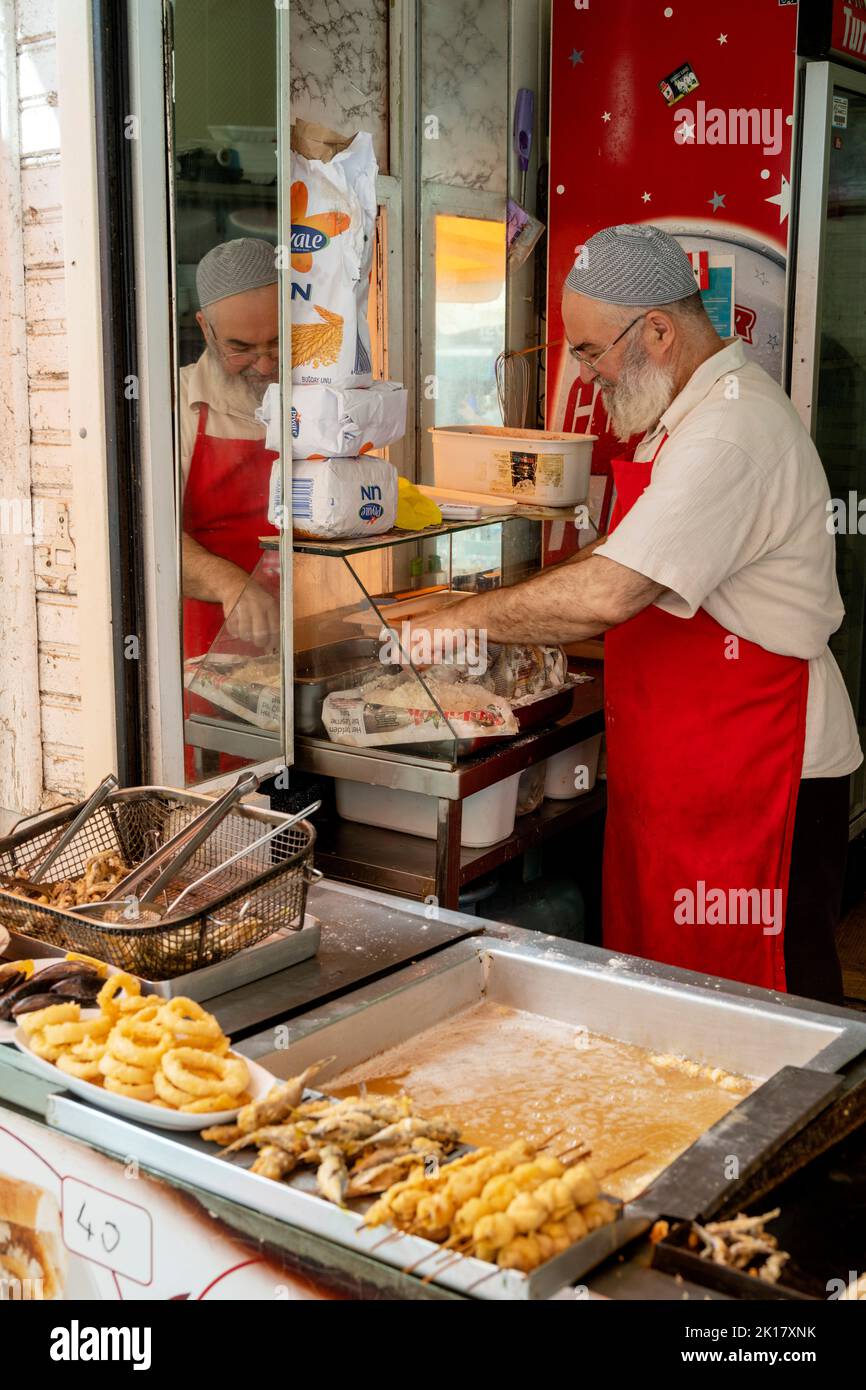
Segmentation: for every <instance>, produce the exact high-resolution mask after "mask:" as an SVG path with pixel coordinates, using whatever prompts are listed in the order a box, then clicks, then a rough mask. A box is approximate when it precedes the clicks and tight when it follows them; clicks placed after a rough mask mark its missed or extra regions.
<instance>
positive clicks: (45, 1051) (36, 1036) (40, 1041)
mask: <svg viewBox="0 0 866 1390" xmlns="http://www.w3.org/2000/svg"><path fill="white" fill-rule="evenodd" d="M27 1041H28V1043H29V1045H30V1051H31V1052H32V1053H33V1054H34V1056H36V1057H41V1058H42V1060H43V1062H56V1061H57V1058H58V1057H59V1056H60V1054H61V1052H62V1051H63V1048H62V1047H61V1046H60V1045H59V1044H58V1045H57V1046H56V1047H52V1046H51V1045H50V1043H47V1042H46V1041H45V1037H44V1035H43V1034H42V1033H33V1034H31V1036H30V1037H29V1038H28V1039H27Z"/></svg>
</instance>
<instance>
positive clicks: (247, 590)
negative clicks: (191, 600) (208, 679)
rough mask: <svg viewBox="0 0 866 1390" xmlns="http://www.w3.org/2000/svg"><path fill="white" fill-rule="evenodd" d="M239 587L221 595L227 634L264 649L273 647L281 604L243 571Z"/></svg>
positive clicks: (274, 646)
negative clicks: (224, 595) (241, 582)
mask: <svg viewBox="0 0 866 1390" xmlns="http://www.w3.org/2000/svg"><path fill="white" fill-rule="evenodd" d="M241 574H242V575H243V581H244V582H243V584H241V586H240V588H234V587H232V589H230V591H229V593H228V594H227V596H226V597H225V598H224V599H223V605H222V607H223V613H224V615H225V617H226V620H227V628H228V632H229V635H230V636H232V637H239V638H240V639H241V640H242V641H244V642H252V643H253V645H254V646H256V647H259V648H261V649H262V650H264V651H266V652H272V651H276V650H277V647H278V646H279V635H280V605H279V604H278V603H277V601H276V599H275V598H273V597H272V595H271V594H269V593H268V591H267V589H263V588H262V586H261V585H260V584H256V583H255V582H254V581H253V580H251V579H250V577H249V575H247V574H243V571H241Z"/></svg>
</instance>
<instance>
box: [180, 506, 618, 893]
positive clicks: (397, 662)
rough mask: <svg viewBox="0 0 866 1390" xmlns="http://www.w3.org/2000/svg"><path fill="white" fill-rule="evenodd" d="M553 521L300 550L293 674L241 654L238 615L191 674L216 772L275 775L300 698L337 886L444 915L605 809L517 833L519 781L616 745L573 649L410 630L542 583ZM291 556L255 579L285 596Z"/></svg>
mask: <svg viewBox="0 0 866 1390" xmlns="http://www.w3.org/2000/svg"><path fill="white" fill-rule="evenodd" d="M559 519H560V520H561V513H560V514H559ZM545 520H546V518H545V517H544V514H543V513H539V512H537V511H533V512H532V513H531V514H529V513H527V512H525V511H523V510H521V509H520V508H513V507H512V508H509V509H503V510H502V511H493V510H491V512H490V514H489V515H487V516H485V517H484V519H483V520H481V521H471V522H460V523H452V524H449V525H443V526H440V527H436V528H428V529H427V530H425V531H423V532H406V531H399V530H394V531H390V532H388V533H387V534H385V535H382V536H373V537H370V538H361V539H357V540H350V541H315V540H303V541H301V540H297V541H295V543H294V547H293V549H294V555H293V603H294V631H293V634H292V639H293V640H292V642H289V641H288V640H285V641H284V646H283V650H284V653H285V661H283V660H281V659H280V656H279V653H278V651H277V650H271V649H270V645H269V644H267V643H266V644H262V645H261V646H260V647H259V648H258V649H256V648H255V646H254V645H253V644H250V643H241V642H239V641H238V640H237V638H235V637H233V636H232V635H231V628H232V623H231V614H229V616H228V618H227V620H226V623H225V624H224V626H223V629H222V631H221V632H220V634H219V635H218V637H217V639H216V640H215V642H214V643H213V645H212V646H211V648H210V650H209V651H208V652H207V653H206V654H204V655H203V656H202V657H201V658H199V659H197V660H194V661H188V662H187V663H186V687H187V697H188V701H189V706H190V708H189V713H188V716H187V719H186V738H187V742H188V743H189V744H191V745H193V746H194V747H195V748H196V749H197V751H198V752H199V754H200V757H201V760H202V765H203V767H204V768H206V767H207V762H208V760H211V763H213V761H214V760H216V761H217V764H218V767H219V768H220V769H222V768H225V766H226V763H227V760H228V759H243V760H246V761H247V762H262V761H264V760H266V759H267V758H269V757H270V758H278V757H279V756H280V753H281V749H282V748H283V746H284V744H283V741H282V740H283V737H284V728H283V689H284V685H283V682H284V681H285V680H290V681H291V682H292V691H293V743H292V757H291V759H290V761H291V762H292V765H293V767H294V768H297V769H299V770H300V771H302V772H304V773H308V774H312V775H313V776H315V777H327V778H331V779H333V783H334V791H335V804H336V810H337V813H338V815H337V819H336V820H335V821H334V822H333V823H332V824H331V826H330V831H327V830H326V828H325V827H322V829H321V831H320V844H319V851H318V853H319V860H320V863H321V864H322V866H323V867H324V868H325V870H326V872H328V873H329V875H330V876H331V877H335V878H343V879H349V880H351V881H353V882H363V883H366V884H368V885H369V886H371V887H380V888H383V889H388V890H392V891H393V890H396V891H399V892H402V893H404V894H407V895H408V896H415V897H424V898H426V897H429V896H431V895H433V896H435V897H436V899H437V900H438V902H439V903H441V904H442V905H443V906H447V907H456V906H457V905H458V901H459V895H460V891H461V888H462V886H464V885H465V884H466V883H468V882H470V881H471V880H473V879H474V878H477V877H478V875H479V874H480V873H486V872H488V871H489V870H490V869H491V867H494V866H495V864H496V863H499V862H503V861H504V860H505V859H507V858H510V857H514V856H515V855H517V854H519V853H521V852H522V851H523V850H524V849H525V848H526V847H527V845H528V844H530V843H537V842H539V841H540V840H542V839H544V838H545V837H546V836H547V835H548V834H553V833H555V832H556V831H559V830H562V829H564V828H567V826H570V825H571V824H577V823H578V822H579V821H580V820H582V819H584V818H585V817H586V816H588V815H590V814H592V812H593V811H594V810H597V809H598V806H599V804H600V803H599V798H598V795H597V794H594V793H590V795H589V796H587V797H584V798H582V799H580V798H578V799H576V800H566V801H549V802H548V801H545V802H544V804H543V806H542V807H541V809H540V810H538V811H537V812H536V814H534V815H532V816H526V817H525V818H524V820H523V821H522V822H521V821H520V820H518V821H517V827H516V828H515V815H516V807H517V800H518V785H519V783H520V779H521V776H522V774H523V773H524V772H528V770H529V769H533V768H536V767H537V766H538V765H539V764H540V763H543V762H544V761H545V760H546V759H547V758H549V757H552V756H554V755H556V754H559V753H562V752H564V751H565V750H566V749H569V748H571V747H573V746H575V745H577V744H578V743H579V742H580V741H581V740H583V739H588V738H593V737H596V736H597V735H598V734H599V733H600V732H601V729H602V726H603V712H602V702H603V696H602V682H601V679H600V671H599V670H598V669H597V668H595V669H593V670H591V671H586V670H584V671H583V672H579V673H575V672H569V671H568V669H567V664H566V660H565V657H564V654H563V653H562V652H561V651H559V649H556V648H538V647H497V646H495V645H493V644H490V645H489V646H486V645H485V643H484V634H483V633H482V634H478V635H477V637H473V634H471V633H470V634H469V636H468V639H467V640H466V641H465V642H464V643H463V645H462V646H461V645H460V640H462V638H461V639H460V640H457V639H455V641H454V642H453V643H452V644H451V646H450V647H449V645H448V638H447V636H446V638H445V640H444V642H443V644H442V648H441V649H434V648H429V649H428V648H426V647H423V646H422V647H420V648H419V646H418V639H419V638H420V635H421V634H418V633H416V634H415V635H414V636H413V629H412V620H413V619H419V618H426V617H428V616H429V615H431V614H434V613H435V612H436V611H437V610H438V609H440V608H442V607H443V606H447V605H448V604H449V603H451V602H454V601H456V600H458V599H459V598H461V597H462V596H464V595H466V594H469V593H476V592H480V591H483V590H485V589H490V588H496V587H500V586H503V585H510V584H514V583H516V582H517V581H518V580H521V579H525V578H528V577H530V576H531V575H532V574H534V573H536V572H538V571H539V570H540V569H541V567H542V560H543V545H544V529H543V528H544V524H545ZM278 544H279V542H278V538H276V537H275V538H263V540H262V542H261V545H262V553H261V559H260V561H259V564H258V566H257V567H256V569H255V571H254V572H253V574H252V575H251V576H250V583H251V584H258V585H261V586H263V587H266V588H267V589H268V590H269V592H271V593H273V594H274V595H275V596H276V595H277V593H278V582H279V565H278V553H279V552H278V549H277V547H278ZM237 765H239V764H238V763H234V762H233V763H231V766H237Z"/></svg>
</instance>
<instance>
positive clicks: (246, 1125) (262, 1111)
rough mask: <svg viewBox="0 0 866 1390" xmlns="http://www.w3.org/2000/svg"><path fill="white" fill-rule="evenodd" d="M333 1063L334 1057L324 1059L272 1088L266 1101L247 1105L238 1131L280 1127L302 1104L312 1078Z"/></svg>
mask: <svg viewBox="0 0 866 1390" xmlns="http://www.w3.org/2000/svg"><path fill="white" fill-rule="evenodd" d="M333 1061H334V1058H333V1057H322V1058H321V1059H320V1060H319V1061H318V1062H313V1063H312V1065H311V1066H309V1067H307V1069H306V1070H305V1071H302V1072H301V1074H300V1076H292V1077H290V1078H289V1080H288V1081H283V1082H281V1083H280V1085H278V1086H274V1087H272V1088H271V1090H270V1091H269V1092H268V1094H267V1095H266V1096H265V1098H264V1100H254V1101H251V1103H250V1104H249V1105H245V1106H244V1107H243V1109H242V1110H241V1111H240V1112H239V1114H238V1118H237V1126H238V1129H239V1130H240V1131H241V1133H242V1134H249V1133H250V1132H251V1131H252V1130H254V1129H261V1127H262V1126H263V1125H278V1124H279V1123H280V1121H281V1120H285V1119H287V1118H288V1116H289V1115H290V1114H291V1113H292V1111H293V1110H294V1109H295V1108H296V1107H297V1106H298V1105H299V1104H300V1101H301V1098H302V1096H303V1094H304V1090H305V1088H306V1086H307V1085H308V1084H309V1082H310V1081H311V1080H312V1078H313V1077H314V1076H315V1075H316V1073H317V1072H320V1071H321V1070H322V1067H325V1066H327V1065H328V1063H329V1062H333Z"/></svg>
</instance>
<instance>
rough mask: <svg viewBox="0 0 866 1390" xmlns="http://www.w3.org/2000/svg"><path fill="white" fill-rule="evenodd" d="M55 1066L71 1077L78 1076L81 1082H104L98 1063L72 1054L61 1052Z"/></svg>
mask: <svg viewBox="0 0 866 1390" xmlns="http://www.w3.org/2000/svg"><path fill="white" fill-rule="evenodd" d="M54 1065H55V1066H56V1067H59V1069H60V1070H61V1071H65V1072H67V1073H68V1075H69V1076H77V1077H78V1079H79V1080H80V1081H101V1080H102V1076H101V1073H100V1070H99V1063H98V1062H94V1061H84V1060H83V1059H81V1058H78V1057H73V1055H72V1053H71V1052H61V1054H60V1056H59V1057H58V1058H57V1061H56V1062H55V1064H54Z"/></svg>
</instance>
